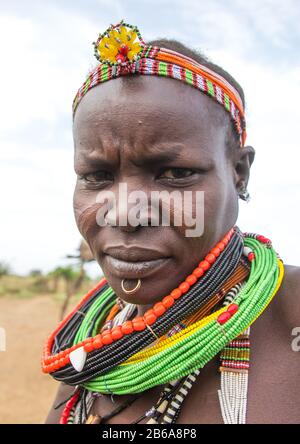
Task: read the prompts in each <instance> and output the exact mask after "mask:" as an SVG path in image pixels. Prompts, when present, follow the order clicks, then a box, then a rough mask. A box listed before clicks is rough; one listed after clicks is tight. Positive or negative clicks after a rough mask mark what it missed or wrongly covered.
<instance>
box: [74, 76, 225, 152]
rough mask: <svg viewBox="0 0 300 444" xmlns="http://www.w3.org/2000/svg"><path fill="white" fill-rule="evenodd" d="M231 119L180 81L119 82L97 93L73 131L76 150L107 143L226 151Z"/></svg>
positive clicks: (86, 101)
mask: <svg viewBox="0 0 300 444" xmlns="http://www.w3.org/2000/svg"><path fill="white" fill-rule="evenodd" d="M227 119H228V116H227V115H226V112H225V111H224V110H223V109H222V107H221V106H220V105H218V104H217V103H215V102H214V101H213V100H212V99H211V98H209V97H208V96H206V95H205V94H203V93H201V92H200V91H198V90H196V89H195V88H193V87H191V86H189V85H186V84H184V83H183V82H180V81H178V80H174V79H170V78H161V77H155V76H131V77H124V78H117V79H113V80H110V81H108V82H105V83H103V84H100V85H98V86H96V87H95V88H92V89H91V90H90V91H89V92H88V93H87V94H86V96H85V97H83V99H82V101H81V103H80V104H79V106H78V108H77V111H76V114H75V118H74V125H73V132H74V142H75V148H76V149H77V150H78V149H82V148H87V147H89V146H90V147H95V144H97V145H98V146H100V145H101V143H102V142H103V141H104V142H105V141H107V142H110V141H114V142H118V141H119V142H120V143H121V142H122V141H123V142H124V141H126V143H128V144H131V145H132V146H134V145H139V144H141V145H144V144H152V143H156V142H158V141H159V142H168V141H172V142H184V143H192V144H199V145H200V146H201V147H202V149H204V150H212V149H213V147H216V146H217V145H218V146H219V145H222V146H223V145H224V141H225V137H226V128H227V124H228V120H227Z"/></svg>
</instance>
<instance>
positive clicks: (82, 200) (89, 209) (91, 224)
mask: <svg viewBox="0 0 300 444" xmlns="http://www.w3.org/2000/svg"><path fill="white" fill-rule="evenodd" d="M100 209H101V204H100V203H97V202H96V195H95V194H94V193H91V192H89V193H87V192H85V191H83V190H80V187H79V186H78V185H76V187H75V191H74V196H73V210H74V215H75V220H76V224H77V227H78V230H79V232H80V233H81V235H82V236H83V238H84V239H85V240H86V241H87V243H88V244H89V246H90V248H92V238H93V237H94V236H95V235H96V233H97V231H98V229H99V225H98V224H97V214H98V212H99V210H100Z"/></svg>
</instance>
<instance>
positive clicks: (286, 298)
mask: <svg viewBox="0 0 300 444" xmlns="http://www.w3.org/2000/svg"><path fill="white" fill-rule="evenodd" d="M274 299H275V301H276V303H275V305H276V311H277V314H278V315H280V317H281V320H282V321H283V322H284V323H285V324H286V326H288V327H289V328H294V327H296V326H300V267H297V266H294V265H284V277H283V280H282V284H281V286H280V288H279V290H278V293H277V295H276V296H275V298H274Z"/></svg>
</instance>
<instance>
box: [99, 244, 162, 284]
mask: <svg viewBox="0 0 300 444" xmlns="http://www.w3.org/2000/svg"><path fill="white" fill-rule="evenodd" d="M104 254H105V255H104V260H105V261H106V264H107V266H108V267H109V269H110V271H111V273H112V274H116V275H117V276H118V277H120V278H122V279H124V278H128V279H135V278H142V277H146V276H149V275H151V274H153V273H154V272H156V271H157V270H158V269H160V268H161V267H163V266H164V265H165V264H166V263H167V262H169V260H170V257H168V256H166V255H165V254H164V253H162V252H160V251H159V250H150V249H145V248H140V247H123V246H119V247H117V246H115V247H110V248H106V249H105V250H104Z"/></svg>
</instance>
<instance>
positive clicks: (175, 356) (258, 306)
mask: <svg viewBox="0 0 300 444" xmlns="http://www.w3.org/2000/svg"><path fill="white" fill-rule="evenodd" d="M244 245H245V247H246V248H248V249H250V250H251V251H252V252H253V253H254V254H253V260H252V261H251V271H250V275H249V278H248V280H247V282H246V284H245V286H244V287H243V288H242V289H241V291H240V293H238V295H237V297H236V298H235V300H234V303H235V304H234V305H235V306H236V307H237V312H236V313H234V314H233V315H230V314H229V315H228V320H227V321H226V323H223V322H222V323H221V321H220V319H221V318H220V315H221V314H223V313H224V312H225V311H227V313H229V311H230V309H229V308H228V307H223V308H222V309H220V310H218V311H217V312H214V313H212V314H211V315H209V316H207V317H206V318H204V319H202V320H200V321H198V322H196V323H194V324H192V325H191V326H189V327H187V328H185V329H183V330H182V331H181V332H179V333H177V334H175V335H173V336H171V337H170V338H167V339H165V340H163V341H162V342H161V343H158V344H156V345H154V346H153V347H152V348H147V349H146V350H142V351H140V352H138V353H136V354H135V355H133V356H131V357H130V358H129V359H128V360H127V361H125V362H123V363H121V364H119V365H118V366H116V367H115V368H114V369H112V370H111V371H109V372H107V373H106V374H105V375H100V376H97V377H95V378H93V379H91V380H90V381H88V382H86V383H84V384H83V387H85V388H86V389H88V390H91V391H93V392H100V393H104V394H109V393H114V394H119V395H122V394H128V393H139V392H142V391H145V390H147V389H149V388H151V387H154V386H156V385H160V384H165V383H167V382H169V381H170V380H175V379H180V378H182V377H184V376H186V375H188V374H190V373H191V372H193V371H195V370H197V369H199V368H202V367H204V365H205V364H206V363H207V362H209V361H210V360H211V359H212V358H213V357H214V356H216V355H217V353H218V352H219V351H220V350H222V349H223V348H224V347H225V345H226V344H227V343H228V342H230V341H232V340H233V339H234V338H235V337H236V336H238V335H239V334H241V332H243V331H244V330H245V329H246V328H247V327H249V326H250V325H251V324H252V323H253V322H254V321H255V319H256V318H257V317H258V316H259V315H260V314H261V313H262V311H263V310H264V309H265V308H266V307H267V305H268V304H269V303H270V301H271V300H272V298H273V296H274V295H275V294H276V292H277V290H278V288H279V286H280V284H281V281H282V278H283V265H282V262H281V261H280V259H278V257H277V254H276V252H275V250H274V249H273V248H272V246H271V245H269V244H266V243H261V242H260V241H258V240H257V239H255V238H253V237H251V236H245V239H244ZM112 293H113V291H112V290H111V289H110V288H109V289H107V290H106V291H105V292H104V293H103V295H101V298H99V300H96V301H95V302H94V304H93V305H92V306H91V308H90V310H89V312H88V313H87V315H86V317H85V319H84V320H83V322H82V324H81V327H80V328H79V330H78V332H77V335H76V338H75V340H74V344H76V343H78V342H80V341H82V340H84V339H85V337H86V334H87V329H88V327H89V326H90V322H91V321H92V319H93V316H95V313H96V312H98V310H99V307H100V306H101V303H103V301H104V300H106V299H107V298H109V297H111V296H112ZM229 307H230V306H229ZM109 308H111V306H109ZM109 308H107V310H106V311H105V313H104V314H101V319H99V320H98V321H97V324H95V327H94V330H93V334H95V333H96V331H97V328H98V327H99V325H100V323H101V322H102V321H103V319H104V318H105V316H106V314H107V313H108V311H109ZM228 310H229V311H228Z"/></svg>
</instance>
